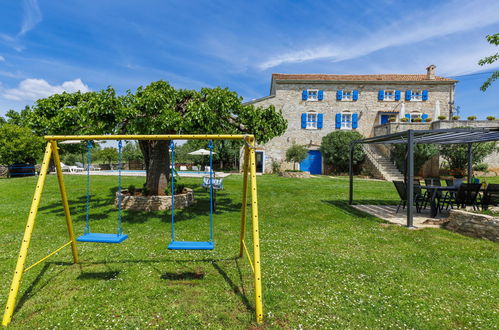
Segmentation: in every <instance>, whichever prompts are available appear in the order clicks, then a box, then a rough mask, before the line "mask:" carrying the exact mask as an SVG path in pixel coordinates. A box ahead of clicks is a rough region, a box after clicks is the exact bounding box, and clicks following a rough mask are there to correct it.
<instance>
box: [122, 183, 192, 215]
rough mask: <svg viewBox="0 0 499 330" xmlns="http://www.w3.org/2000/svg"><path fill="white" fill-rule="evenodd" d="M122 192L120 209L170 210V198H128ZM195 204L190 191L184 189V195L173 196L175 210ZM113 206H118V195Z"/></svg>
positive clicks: (128, 196) (124, 191)
mask: <svg viewBox="0 0 499 330" xmlns="http://www.w3.org/2000/svg"><path fill="white" fill-rule="evenodd" d="M126 193H128V192H127V191H126V190H123V195H122V199H121V209H122V210H131V211H147V212H151V211H164V210H171V208H172V196H130V195H126ZM194 203H195V200H194V193H193V191H192V189H189V188H186V193H184V194H178V195H175V208H176V209H183V208H186V207H188V206H191V205H192V204H194ZM114 205H115V206H118V193H116V199H115V201H114Z"/></svg>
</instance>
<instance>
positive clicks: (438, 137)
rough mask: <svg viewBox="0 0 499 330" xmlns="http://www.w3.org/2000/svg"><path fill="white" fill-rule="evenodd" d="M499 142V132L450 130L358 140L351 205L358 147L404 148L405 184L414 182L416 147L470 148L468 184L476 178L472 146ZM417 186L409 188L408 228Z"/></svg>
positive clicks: (497, 129)
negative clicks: (444, 146) (381, 145)
mask: <svg viewBox="0 0 499 330" xmlns="http://www.w3.org/2000/svg"><path fill="white" fill-rule="evenodd" d="M491 141H499V128H497V127H494V128H450V129H433V130H411V129H410V130H407V131H404V132H399V133H393V134H387V135H381V136H375V137H371V138H366V139H362V140H357V141H354V142H352V143H351V145H350V169H349V174H350V189H349V199H348V203H349V204H350V205H352V202H353V150H354V146H355V145H356V144H405V145H406V146H407V157H406V167H405V168H406V173H405V178H406V182H414V145H416V144H467V145H468V182H471V177H472V174H473V148H472V147H473V143H478V142H491ZM413 202H414V185H413V184H407V227H409V228H414V225H413V208H412V205H413Z"/></svg>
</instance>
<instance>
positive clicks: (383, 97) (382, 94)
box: [378, 89, 385, 101]
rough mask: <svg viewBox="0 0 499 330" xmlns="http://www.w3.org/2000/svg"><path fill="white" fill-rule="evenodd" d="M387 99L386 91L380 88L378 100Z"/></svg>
mask: <svg viewBox="0 0 499 330" xmlns="http://www.w3.org/2000/svg"><path fill="white" fill-rule="evenodd" d="M384 99H385V91H384V90H382V89H380V90H379V91H378V100H380V101H383V100H384Z"/></svg>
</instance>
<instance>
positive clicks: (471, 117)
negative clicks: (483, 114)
mask: <svg viewBox="0 0 499 330" xmlns="http://www.w3.org/2000/svg"><path fill="white" fill-rule="evenodd" d="M475 119H476V116H469V117H468V120H475Z"/></svg>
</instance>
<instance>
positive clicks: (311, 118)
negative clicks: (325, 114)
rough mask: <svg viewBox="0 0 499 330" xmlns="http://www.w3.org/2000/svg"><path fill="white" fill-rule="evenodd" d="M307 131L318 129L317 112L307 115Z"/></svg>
mask: <svg viewBox="0 0 499 330" xmlns="http://www.w3.org/2000/svg"><path fill="white" fill-rule="evenodd" d="M306 128H307V129H317V114H316V113H315V112H309V113H307V127H306Z"/></svg>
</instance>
